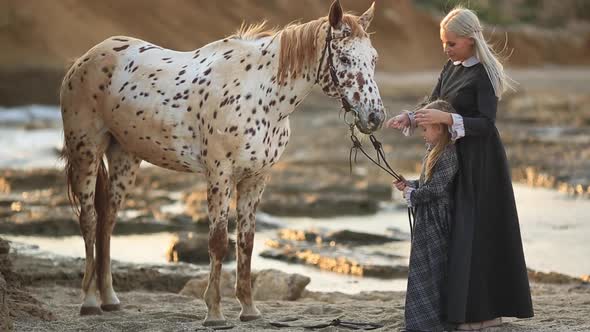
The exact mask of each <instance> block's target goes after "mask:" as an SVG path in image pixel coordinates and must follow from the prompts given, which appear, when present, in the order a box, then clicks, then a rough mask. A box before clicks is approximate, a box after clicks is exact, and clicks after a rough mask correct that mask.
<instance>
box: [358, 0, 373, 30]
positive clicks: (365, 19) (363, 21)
mask: <svg viewBox="0 0 590 332" xmlns="http://www.w3.org/2000/svg"><path fill="white" fill-rule="evenodd" d="M374 15H375V3H374V2H373V4H372V5H371V7H369V9H367V11H366V12H364V13H363V15H361V16H360V17H359V24H360V25H361V26H362V27H363V29H364V30H365V31H367V29H368V28H369V25H370V24H371V21H372V20H373V16H374Z"/></svg>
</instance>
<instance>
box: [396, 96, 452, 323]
mask: <svg viewBox="0 0 590 332" xmlns="http://www.w3.org/2000/svg"><path fill="white" fill-rule="evenodd" d="M426 107H427V108H429V109H433V108H436V109H440V110H442V111H447V112H449V111H451V110H452V107H451V106H450V105H449V104H448V103H446V102H444V101H436V102H433V103H430V104H428V105H427V106H426ZM422 127H423V133H422V135H423V137H424V140H425V141H426V143H427V146H428V153H427V154H426V156H425V157H424V162H423V164H422V173H421V174H420V180H418V181H398V182H394V185H395V187H396V188H397V189H398V190H400V191H403V193H404V198H405V199H406V201H407V203H408V206H410V207H412V208H414V211H415V224H414V232H413V237H412V249H411V253H410V271H409V275H408V288H407V293H406V306H405V323H406V330H407V331H442V330H443V328H444V326H443V322H444V321H445V320H444V317H443V315H444V310H443V307H444V305H445V304H444V298H445V296H444V294H445V289H444V288H445V285H444V281H445V277H446V267H447V247H448V242H449V236H450V229H451V221H452V215H451V209H452V197H453V195H452V192H453V189H452V184H453V178H454V177H455V174H456V173H457V170H458V167H459V166H458V160H457V153H456V151H455V146H454V145H453V144H452V141H451V135H450V133H449V130H448V128H447V126H446V125H444V124H432V125H424V126H422Z"/></svg>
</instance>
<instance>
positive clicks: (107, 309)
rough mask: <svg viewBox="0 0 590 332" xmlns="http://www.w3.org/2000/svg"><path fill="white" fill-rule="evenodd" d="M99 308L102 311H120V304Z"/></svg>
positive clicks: (103, 305)
mask: <svg viewBox="0 0 590 332" xmlns="http://www.w3.org/2000/svg"><path fill="white" fill-rule="evenodd" d="M100 308H101V309H102V310H103V311H119V310H121V304H119V303H116V304H102V305H101V306H100Z"/></svg>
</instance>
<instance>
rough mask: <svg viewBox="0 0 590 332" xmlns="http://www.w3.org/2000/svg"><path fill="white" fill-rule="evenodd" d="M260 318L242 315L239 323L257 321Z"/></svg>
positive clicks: (258, 316)
mask: <svg viewBox="0 0 590 332" xmlns="http://www.w3.org/2000/svg"><path fill="white" fill-rule="evenodd" d="M260 317H262V316H261V315H244V316H240V321H242V322H249V321H252V320H257V319H259V318H260Z"/></svg>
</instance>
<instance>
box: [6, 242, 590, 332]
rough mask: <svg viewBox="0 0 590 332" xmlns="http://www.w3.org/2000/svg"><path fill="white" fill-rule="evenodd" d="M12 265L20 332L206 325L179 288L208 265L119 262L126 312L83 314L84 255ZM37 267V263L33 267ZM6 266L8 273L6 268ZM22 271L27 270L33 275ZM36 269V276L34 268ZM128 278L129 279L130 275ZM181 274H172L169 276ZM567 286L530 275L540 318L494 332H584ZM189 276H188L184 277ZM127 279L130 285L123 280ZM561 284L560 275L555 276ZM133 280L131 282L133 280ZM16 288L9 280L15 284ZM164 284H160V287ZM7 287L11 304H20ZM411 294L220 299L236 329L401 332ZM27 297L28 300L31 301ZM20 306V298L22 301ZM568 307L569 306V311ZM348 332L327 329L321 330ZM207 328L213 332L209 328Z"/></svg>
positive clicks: (589, 322) (577, 288)
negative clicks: (250, 308) (257, 313)
mask: <svg viewBox="0 0 590 332" xmlns="http://www.w3.org/2000/svg"><path fill="white" fill-rule="evenodd" d="M10 258H11V261H12V263H13V265H12V268H11V270H10V271H9V272H7V271H6V267H4V270H3V272H4V273H5V274H8V275H9V276H10V278H9V280H14V279H17V280H19V282H20V283H21V286H20V287H19V288H18V289H19V292H21V293H20V294H21V295H20V296H21V299H22V298H23V297H24V295H23V294H28V296H30V297H32V299H29V300H28V301H29V302H30V304H28V305H26V306H24V307H22V306H21V307H18V306H17V307H18V308H19V309H18V310H17V311H14V313H13V312H12V311H9V312H11V319H12V324H13V328H14V330H15V331H78V330H81V329H82V330H85V331H120V330H135V331H138V330H146V331H160V330H167V331H195V330H198V329H203V326H202V320H203V319H204V317H205V313H206V306H205V303H204V302H203V300H201V299H198V298H195V297H193V296H186V295H181V294H179V292H178V288H179V287H182V285H184V283H186V281H185V280H184V279H183V278H185V277H183V275H185V274H187V273H190V274H193V277H194V275H195V274H204V273H207V271H206V270H187V269H185V268H184V267H179V268H178V269H177V270H176V271H174V272H172V274H169V275H161V274H158V273H157V272H155V271H157V269H155V270H154V269H153V268H151V267H149V266H142V267H140V268H137V267H132V266H130V265H127V266H126V267H125V266H124V265H118V266H116V267H115V269H114V270H113V271H114V276H115V278H114V280H115V289H117V292H118V295H119V298H120V299H121V302H122V310H121V311H117V312H110V313H103V314H102V315H100V316H84V317H81V316H79V315H78V310H79V305H80V290H79V288H78V285H79V283H80V280H78V279H76V278H74V279H72V276H71V274H70V272H68V271H72V272H71V273H74V274H75V270H76V269H77V268H76V267H73V266H72V265H80V273H81V268H82V265H81V263H82V262H81V261H79V260H72V259H70V260H66V261H63V262H61V263H59V264H57V266H56V264H55V262H50V261H49V260H46V259H42V258H36V257H34V256H28V255H20V254H14V253H13V254H10ZM33 266H34V267H35V268H32V267H33ZM0 271H2V270H1V269H0ZM23 271H29V272H28V273H29V274H28V275H25V274H23ZM31 272H33V273H31ZM125 275H126V276H125ZM172 276H175V277H174V279H171V278H172ZM562 277H564V278H565V279H563V280H561V283H545V282H543V283H541V282H537V281H534V280H531V292H532V296H533V304H534V307H535V312H536V314H535V317H533V318H530V319H522V320H521V319H505V320H504V321H505V323H504V324H503V325H502V326H500V327H497V328H491V329H486V330H485V331H488V332H496V331H518V332H524V331H527V332H528V331H586V330H588V329H589V328H590V317H588V315H587V312H588V310H590V284H589V283H588V282H582V281H581V280H579V279H573V278H568V277H567V276H563V275H562ZM186 278H187V280H188V279H190V277H186ZM125 280H126V281H127V283H125V282H124V281H125ZM554 281H555V280H554ZM129 282H131V283H129ZM142 283H143V285H142ZM9 285H10V282H9ZM158 285H160V286H158ZM16 293H17V292H16V291H14V290H10V289H9V292H8V294H9V299H8V305H9V310H10V306H11V304H13V305H14V299H13V300H11V299H10V296H11V294H16ZM404 297H405V292H392V291H368V292H359V293H355V294H344V293H340V292H314V291H307V290H304V291H303V293H302V294H301V297H300V298H299V299H297V300H294V301H285V300H279V299H272V300H264V301H256V304H257V306H258V307H259V309H260V310H261V312H262V314H263V317H262V318H261V319H258V320H255V321H251V322H240V321H239V320H238V319H237V316H238V314H239V311H240V306H239V303H238V302H237V300H236V299H235V298H233V296H231V295H227V296H225V297H223V298H222V307H223V311H224V314H225V316H226V319H227V323H228V325H232V326H234V328H233V329H231V331H277V330H278V329H276V328H273V327H272V326H271V325H270V324H269V322H270V321H280V320H286V319H293V318H297V319H298V321H297V322H300V323H307V324H312V323H319V322H329V321H331V320H333V319H336V318H339V319H342V320H348V321H357V322H371V323H378V324H382V325H384V328H382V329H379V330H380V331H397V330H399V329H401V328H402V327H403V305H404ZM25 302H27V301H25ZM21 305H22V303H21ZM564 306H567V308H568V309H567V311H564ZM280 330H281V331H302V329H301V328H285V329H280ZM340 330H342V331H344V330H345V329H337V328H326V329H322V330H320V331H340ZM204 331H207V330H206V329H204Z"/></svg>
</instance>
